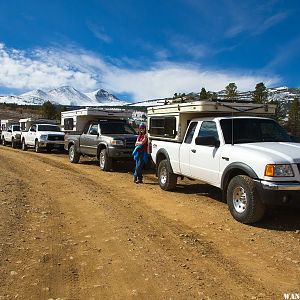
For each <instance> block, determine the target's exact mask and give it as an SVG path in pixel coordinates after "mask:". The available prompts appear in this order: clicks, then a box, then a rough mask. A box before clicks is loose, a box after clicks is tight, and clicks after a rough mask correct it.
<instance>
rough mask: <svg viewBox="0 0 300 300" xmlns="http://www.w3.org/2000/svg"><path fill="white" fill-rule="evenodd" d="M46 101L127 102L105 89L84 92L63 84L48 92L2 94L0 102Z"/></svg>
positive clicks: (68, 104)
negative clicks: (15, 94)
mask: <svg viewBox="0 0 300 300" xmlns="http://www.w3.org/2000/svg"><path fill="white" fill-rule="evenodd" d="M46 101H50V102H52V103H54V104H60V105H67V106H119V105H125V104H126V102H124V101H121V100H119V99H118V98H117V97H115V96H114V95H112V94H110V93H108V92H107V91H105V90H103V89H100V90H97V91H94V92H91V93H86V94H84V93H82V92H80V91H78V90H76V89H75V88H73V87H71V86H62V87H59V88H56V89H52V90H50V91H47V92H46V91H42V90H33V91H30V92H27V93H24V94H21V95H19V96H0V103H4V102H5V103H15V104H18V105H42V104H43V103H44V102H46Z"/></svg>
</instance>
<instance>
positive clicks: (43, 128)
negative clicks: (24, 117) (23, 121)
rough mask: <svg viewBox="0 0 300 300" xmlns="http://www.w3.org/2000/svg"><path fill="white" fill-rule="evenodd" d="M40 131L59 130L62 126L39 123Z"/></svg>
mask: <svg viewBox="0 0 300 300" xmlns="http://www.w3.org/2000/svg"><path fill="white" fill-rule="evenodd" d="M38 129H39V131H55V132H58V131H60V128H59V127H58V126H56V125H50V124H49V125H48V124H47V125H38Z"/></svg>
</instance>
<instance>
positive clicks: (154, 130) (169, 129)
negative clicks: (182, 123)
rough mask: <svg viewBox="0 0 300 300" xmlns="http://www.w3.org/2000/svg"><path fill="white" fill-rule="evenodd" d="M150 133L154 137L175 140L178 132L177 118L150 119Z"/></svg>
mask: <svg viewBox="0 0 300 300" xmlns="http://www.w3.org/2000/svg"><path fill="white" fill-rule="evenodd" d="M149 132H150V133H151V135H153V136H163V137H171V138H174V137H175V135H176V134H177V132H176V118H175V117H157V118H150V129H149Z"/></svg>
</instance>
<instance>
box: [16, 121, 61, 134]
mask: <svg viewBox="0 0 300 300" xmlns="http://www.w3.org/2000/svg"><path fill="white" fill-rule="evenodd" d="M19 123H20V128H21V131H28V130H29V128H30V127H31V125H33V124H42V123H43V124H57V122H56V121H55V120H48V119H35V118H25V119H20V120H19Z"/></svg>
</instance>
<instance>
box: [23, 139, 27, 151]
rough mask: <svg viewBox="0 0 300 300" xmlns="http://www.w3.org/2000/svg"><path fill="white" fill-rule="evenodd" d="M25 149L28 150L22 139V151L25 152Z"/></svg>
mask: <svg viewBox="0 0 300 300" xmlns="http://www.w3.org/2000/svg"><path fill="white" fill-rule="evenodd" d="M27 149H28V148H27V145H26V143H25V139H23V140H22V150H23V151H27Z"/></svg>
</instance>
